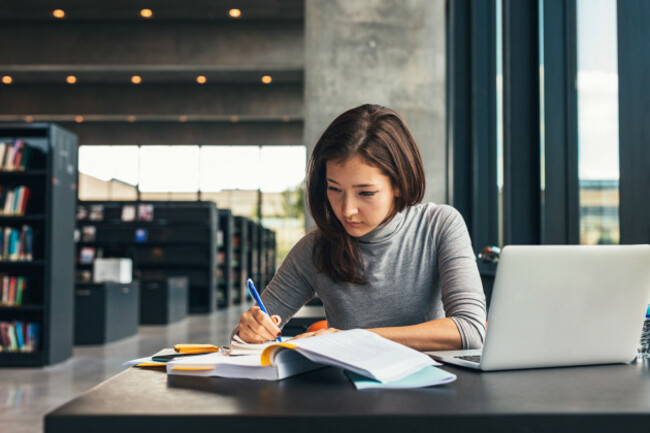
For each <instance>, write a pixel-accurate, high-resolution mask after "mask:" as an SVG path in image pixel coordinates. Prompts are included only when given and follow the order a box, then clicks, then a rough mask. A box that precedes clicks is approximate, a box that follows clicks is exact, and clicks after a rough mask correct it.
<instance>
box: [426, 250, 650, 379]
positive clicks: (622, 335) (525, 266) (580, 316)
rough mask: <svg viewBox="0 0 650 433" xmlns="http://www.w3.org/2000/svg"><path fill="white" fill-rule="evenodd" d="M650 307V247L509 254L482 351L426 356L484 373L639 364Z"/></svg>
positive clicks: (503, 256) (496, 289)
mask: <svg viewBox="0 0 650 433" xmlns="http://www.w3.org/2000/svg"><path fill="white" fill-rule="evenodd" d="M649 302H650V245H612V246H577V245H563V246H539V245H537V246H507V247H505V248H503V250H502V252H501V257H500V259H499V265H498V268H497V274H496V279H495V281H494V288H493V295H492V300H491V303H490V311H489V314H488V327H487V333H486V336H485V341H484V345H483V349H482V350H457V351H438V352H427V353H428V354H429V355H431V356H432V357H433V358H435V359H437V360H439V361H442V362H446V363H450V364H457V365H462V366H465V367H470V368H477V369H480V370H485V371H490V370H509V369H521V368H538V367H559V366H569V365H588V364H609V363H622V362H630V361H632V360H633V359H634V358H635V356H636V353H637V348H638V346H639V339H640V336H641V330H642V328H643V321H644V318H645V311H646V308H647V306H648V303H649Z"/></svg>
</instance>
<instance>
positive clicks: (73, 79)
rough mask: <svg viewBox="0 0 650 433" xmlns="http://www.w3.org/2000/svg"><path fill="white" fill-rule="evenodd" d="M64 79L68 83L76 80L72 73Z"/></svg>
mask: <svg viewBox="0 0 650 433" xmlns="http://www.w3.org/2000/svg"><path fill="white" fill-rule="evenodd" d="M65 81H67V82H68V84H74V83H76V82H77V77H75V76H74V75H68V76H67V77H66V79H65Z"/></svg>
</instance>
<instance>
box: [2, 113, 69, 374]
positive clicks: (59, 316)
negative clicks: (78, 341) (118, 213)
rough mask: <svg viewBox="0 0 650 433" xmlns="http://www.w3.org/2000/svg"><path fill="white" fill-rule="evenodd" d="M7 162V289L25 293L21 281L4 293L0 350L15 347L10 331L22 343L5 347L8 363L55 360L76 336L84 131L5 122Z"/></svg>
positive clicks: (4, 231) (4, 252) (4, 172)
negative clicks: (80, 137) (80, 139)
mask: <svg viewBox="0 0 650 433" xmlns="http://www.w3.org/2000/svg"><path fill="white" fill-rule="evenodd" d="M3 143H4V145H3ZM20 143H22V144H20ZM0 167H1V168H0V188H1V189H2V190H1V193H0V208H2V215H0V227H1V232H2V235H1V236H0V238H2V249H1V250H0V251H2V259H1V260H0V274H1V275H2V282H3V283H2V285H0V288H2V289H6V287H3V286H4V280H5V278H6V280H7V281H8V282H9V285H11V284H12V283H11V282H12V281H13V282H14V284H15V285H19V284H20V283H19V281H20V278H22V280H23V281H24V286H23V290H20V292H21V295H20V297H17V290H18V288H17V287H16V286H14V288H13V290H11V289H10V291H9V293H10V295H9V297H8V298H5V299H3V298H2V297H0V299H3V301H2V305H0V322H1V323H2V330H1V331H0V347H5V346H7V344H6V343H9V344H8V345H9V346H11V345H12V344H11V341H10V340H7V338H10V337H9V332H12V333H13V334H12V337H11V338H13V339H15V342H16V345H17V346H18V350H17V351H16V350H10V349H5V350H2V351H0V367H8V366H15V367H28V366H32V367H36V366H44V365H50V364H55V363H58V362H61V361H64V360H66V359H68V358H69V357H70V356H71V355H72V347H73V341H74V327H73V326H74V324H73V321H72V318H73V312H74V307H73V305H74V304H73V296H74V294H73V288H74V244H73V233H74V209H75V203H76V199H77V136H76V135H74V134H72V133H71V132H69V131H66V130H65V129H63V128H61V127H59V126H57V125H55V124H51V123H26V124H21V123H2V124H0ZM21 187H25V188H24V189H21ZM11 192H13V196H9V194H10V193H11ZM3 292H6V290H3ZM8 299H9V302H7V300H8ZM11 299H13V300H11ZM8 326H11V329H9V328H8ZM19 331H22V333H21V335H20V336H18V335H17V334H16V332H19ZM21 343H22V346H23V348H22V350H21V349H20V346H21Z"/></svg>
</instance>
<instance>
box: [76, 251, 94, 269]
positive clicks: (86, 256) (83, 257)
mask: <svg viewBox="0 0 650 433" xmlns="http://www.w3.org/2000/svg"><path fill="white" fill-rule="evenodd" d="M95 253H96V249H95V247H81V248H80V249H79V263H81V264H83V265H88V264H91V263H92V262H93V261H94V260H95Z"/></svg>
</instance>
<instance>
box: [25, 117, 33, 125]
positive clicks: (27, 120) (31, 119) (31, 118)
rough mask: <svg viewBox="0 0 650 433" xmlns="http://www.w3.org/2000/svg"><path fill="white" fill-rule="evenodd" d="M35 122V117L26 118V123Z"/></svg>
mask: <svg viewBox="0 0 650 433" xmlns="http://www.w3.org/2000/svg"><path fill="white" fill-rule="evenodd" d="M33 121H34V116H25V122H27V123H32V122H33Z"/></svg>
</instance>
